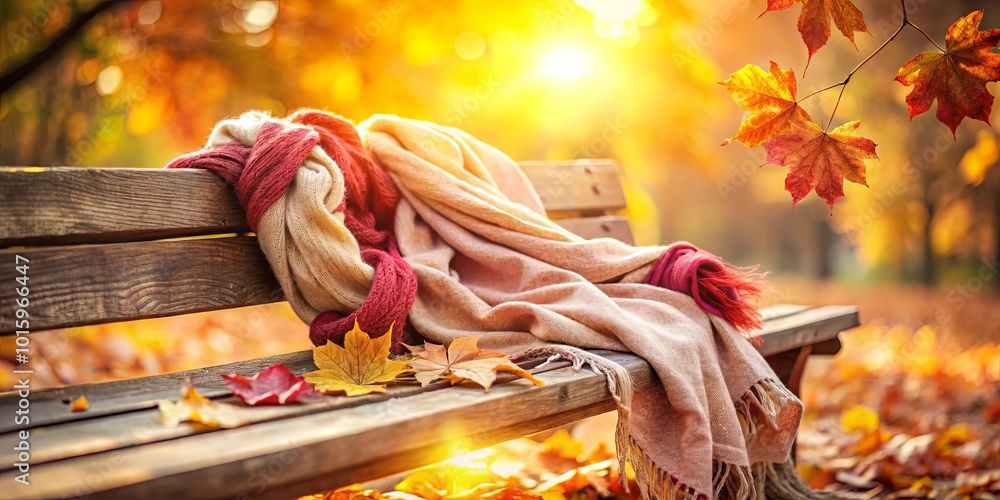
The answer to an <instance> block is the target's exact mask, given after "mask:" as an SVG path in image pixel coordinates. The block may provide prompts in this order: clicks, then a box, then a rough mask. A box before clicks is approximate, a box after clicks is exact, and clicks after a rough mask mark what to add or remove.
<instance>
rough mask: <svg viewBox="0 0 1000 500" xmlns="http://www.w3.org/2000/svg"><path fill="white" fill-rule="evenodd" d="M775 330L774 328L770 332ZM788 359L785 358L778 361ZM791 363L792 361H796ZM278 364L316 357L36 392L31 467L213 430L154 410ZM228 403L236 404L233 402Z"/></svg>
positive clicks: (216, 391) (6, 425) (279, 414)
mask: <svg viewBox="0 0 1000 500" xmlns="http://www.w3.org/2000/svg"><path fill="white" fill-rule="evenodd" d="M802 312H804V310H803V311H802ZM831 312H833V311H831ZM765 313H766V314H774V313H773V312H769V311H765ZM805 316H808V317H810V318H813V319H815V318H817V317H819V316H817V315H816V314H811V315H804V317H805ZM823 317H826V318H829V317H830V316H829V314H825V315H823ZM783 319H784V321H777V320H772V321H770V322H768V323H766V324H765V329H764V331H763V332H762V337H763V340H764V342H763V343H762V344H761V346H760V348H761V349H762V350H763V352H765V353H773V352H772V351H773V349H774V348H775V347H776V346H778V345H781V344H784V345H788V343H787V342H783V341H782V339H781V338H780V336H782V335H786V336H787V335H794V330H795V327H794V323H790V322H789V319H788V318H787V317H786V318H783ZM772 324H774V326H775V327H776V328H771V325H772ZM800 327H801V328H808V327H809V325H805V324H802V325H800ZM772 337H773V338H772ZM800 347H801V346H800ZM797 351H798V349H794V350H792V351H790V352H792V353H795V352H797ZM772 357H773V356H772ZM783 359H784V358H780V359H779V361H781V360H783ZM792 360H793V361H794V357H793V359H792ZM278 362H281V363H284V364H285V365H286V366H288V367H289V369H291V370H292V371H293V372H294V373H298V374H301V373H304V372H306V371H310V370H313V369H315V366H314V365H313V364H312V356H311V351H300V352H295V353H289V354H284V355H280V356H271V357H268V358H261V359H255V360H248V361H242V362H238V363H230V364H227V365H221V366H215V367H207V368H200V369H197V370H189V371H185V372H179V373H174V374H169V375H160V376H155V377H146V378H141V379H134V380H125V381H118V382H108V383H104V384H92V385H83V386H75V387H69V388H65V389H54V390H43V391H38V392H35V393H33V395H32V421H31V426H30V429H32V443H33V445H34V449H35V450H36V452H35V453H33V454H32V462H33V463H34V464H41V463H45V462H49V461H53V460H58V459H65V458H72V457H76V456H81V455H85V454H90V453H97V452H103V451H109V450H113V449H118V448H124V447H128V446H135V445H142V444H148V443H153V442H158V441H164V440H168V439H175V438H178V437H183V436H188V435H193V434H199V433H204V432H211V431H214V429H210V428H207V427H202V426H197V427H190V426H181V427H178V428H175V429H165V428H162V427H161V426H159V425H158V423H157V420H156V418H157V417H156V415H157V413H156V410H155V407H156V404H157V402H158V401H159V400H161V399H176V397H177V390H178V387H179V386H180V385H181V383H183V381H184V380H191V381H192V383H193V384H194V385H195V386H196V387H197V388H198V389H199V391H201V392H202V393H203V394H204V395H206V396H209V397H213V398H220V397H226V396H229V392H228V391H227V390H226V389H225V388H224V384H223V381H222V378H221V377H220V376H219V374H221V373H240V374H243V375H252V374H254V373H256V372H258V371H260V370H261V369H263V368H266V367H268V366H271V365H273V364H274V363H278ZM525 366H526V367H530V366H531V363H528V364H525ZM774 366H775V369H776V370H778V371H779V375H781V370H780V367H781V366H784V365H783V364H782V362H778V363H777V364H776V365H774ZM556 368H558V366H556ZM441 388H442V387H440V386H439V387H432V388H420V387H414V386H407V385H399V386H392V387H390V393H389V394H388V395H376V396H367V397H360V398H330V399H329V400H328V401H327V402H326V404H322V405H309V406H298V405H293V406H285V407H279V408H269V409H265V410H261V411H260V412H256V413H255V415H254V416H255V419H254V422H264V421H270V420H275V419H282V418H292V417H299V416H303V415H307V414H311V413H316V412H320V411H331V410H333V409H338V408H341V409H342V408H345V407H349V406H354V405H359V404H380V402H382V401H384V400H386V399H388V398H399V397H408V396H412V395H415V394H419V393H422V392H425V391H428V390H437V389H441ZM80 395H86V396H87V398H88V400H90V402H91V409H90V410H88V411H87V412H84V413H71V412H70V411H69V410H68V405H67V404H66V403H64V402H63V401H68V400H69V399H71V398H75V397H77V396H80ZM229 400H230V401H232V399H229ZM16 401H17V398H16V395H13V394H4V395H2V396H0V410H3V411H7V410H9V411H13V408H14V407H15V405H16ZM20 428H21V427H17V426H14V425H13V422H12V421H11V422H0V431H3V432H4V434H0V464H11V463H13V462H14V460H13V458H12V457H13V456H14V455H13V446H14V444H15V443H16V435H15V431H16V430H18V429H20ZM223 432H225V431H223ZM8 467H9V465H8ZM0 469H2V466H0Z"/></svg>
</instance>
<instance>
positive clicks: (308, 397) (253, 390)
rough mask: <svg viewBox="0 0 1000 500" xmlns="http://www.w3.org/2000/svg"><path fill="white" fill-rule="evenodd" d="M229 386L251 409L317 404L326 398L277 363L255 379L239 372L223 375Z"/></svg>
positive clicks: (261, 372) (255, 376)
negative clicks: (253, 407)
mask: <svg viewBox="0 0 1000 500" xmlns="http://www.w3.org/2000/svg"><path fill="white" fill-rule="evenodd" d="M222 378H224V379H226V387H228V388H229V390H231V391H233V394H235V395H237V396H239V398H240V399H242V400H243V402H244V403H246V404H248V405H250V406H257V405H285V404H289V403H296V402H298V403H315V402H317V401H319V400H321V399H322V398H323V396H321V395H320V394H319V393H317V392H316V391H315V390H314V389H313V388H312V386H310V385H309V383H308V382H306V380H305V379H304V378H302V377H299V376H297V375H295V374H294V373H292V372H291V371H290V370H289V369H288V368H287V367H285V365H283V364H281V363H278V364H276V365H274V366H271V367H270V368H266V369H264V370H262V371H260V372H259V373H257V374H256V375H254V376H252V377H249V378H247V377H244V376H243V375H240V374H238V373H226V374H223V375H222Z"/></svg>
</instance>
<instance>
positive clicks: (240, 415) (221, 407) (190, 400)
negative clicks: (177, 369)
mask: <svg viewBox="0 0 1000 500" xmlns="http://www.w3.org/2000/svg"><path fill="white" fill-rule="evenodd" d="M247 411H249V410H248V409H246V408H240V407H238V406H234V405H231V404H226V403H216V402H215V401H212V400H211V399H208V398H206V397H205V396H202V395H201V394H198V391H196V390H195V389H194V387H192V386H191V384H184V386H183V387H181V396H180V398H179V399H178V400H177V401H176V402H174V401H160V421H162V422H163V425H165V426H167V427H177V425H178V424H180V423H181V422H199V423H202V424H205V425H211V426H213V427H238V426H241V425H243V424H246V423H247V422H249V419H248V418H247V416H246V412H247Z"/></svg>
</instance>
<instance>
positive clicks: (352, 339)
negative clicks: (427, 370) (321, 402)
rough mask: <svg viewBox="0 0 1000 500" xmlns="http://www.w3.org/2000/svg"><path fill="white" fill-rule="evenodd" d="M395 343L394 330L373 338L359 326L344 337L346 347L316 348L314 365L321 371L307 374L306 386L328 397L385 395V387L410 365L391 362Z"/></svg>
mask: <svg viewBox="0 0 1000 500" xmlns="http://www.w3.org/2000/svg"><path fill="white" fill-rule="evenodd" d="M391 341H392V328H391V327H390V328H389V332H388V333H386V334H385V335H382V336H380V337H376V338H371V337H369V336H368V334H367V333H365V332H364V331H362V330H361V328H360V327H359V326H358V324H357V322H355V323H354V329H352V330H351V331H349V332H347V334H346V335H345V336H344V347H340V346H339V345H337V344H334V343H333V342H329V341H328V342H327V343H326V345H324V346H320V347H314V348H313V362H314V363H316V367H317V368H319V370H316V371H312V372H309V373H307V374H305V375H304V377H305V379H306V382H309V383H310V384H313V385H315V386H316V390H318V391H320V392H324V393H331V392H343V393H344V394H345V395H347V396H359V395H362V394H370V393H373V392H382V393H384V392H385V384H387V383H389V382H391V381H392V380H393V379H395V378H396V377H397V376H398V375H399V374H401V373H403V372H405V371H406V361H401V360H394V359H389V345H390V343H391Z"/></svg>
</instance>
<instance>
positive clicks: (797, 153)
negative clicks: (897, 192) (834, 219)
mask: <svg viewBox="0 0 1000 500" xmlns="http://www.w3.org/2000/svg"><path fill="white" fill-rule="evenodd" d="M860 124H861V122H859V121H853V122H850V123H845V124H844V125H841V126H840V127H837V128H835V129H834V130H833V131H832V132H829V133H827V132H824V131H823V130H822V129H820V128H819V125H816V124H815V123H810V124H809V125H808V126H806V127H802V128H798V129H796V130H795V131H794V132H792V133H790V134H785V135H781V136H778V137H775V138H774V139H771V140H770V141H767V142H766V143H765V144H764V149H766V150H767V162H768V163H774V164H777V165H784V166H786V167H789V171H788V176H787V177H785V190H787V191H788V192H789V193H791V194H792V206H795V205H796V204H797V203H798V202H800V201H802V199H803V198H805V197H806V195H808V194H809V192H810V191H812V190H813V189H815V190H816V194H818V195H819V196H820V198H823V199H824V200H825V201H826V203H827V205H830V212H831V213H832V212H833V204H834V203H836V202H837V200H839V199H840V198H843V197H844V179H847V180H849V181H851V182H854V183H857V184H861V185H863V186H868V183H867V182H866V181H865V164H864V161H863V160H871V159H877V158H878V156H877V155H876V154H875V143H874V142H872V141H871V139H866V138H864V137H860V136H857V135H854V131H855V130H857V129H858V126H860Z"/></svg>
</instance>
